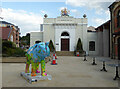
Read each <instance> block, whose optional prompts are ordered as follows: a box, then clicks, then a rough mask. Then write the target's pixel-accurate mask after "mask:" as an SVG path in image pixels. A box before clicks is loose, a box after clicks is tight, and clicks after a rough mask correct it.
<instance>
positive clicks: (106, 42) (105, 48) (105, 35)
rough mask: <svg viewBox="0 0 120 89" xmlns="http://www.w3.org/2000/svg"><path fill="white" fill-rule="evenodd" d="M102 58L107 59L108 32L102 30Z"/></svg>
mask: <svg viewBox="0 0 120 89" xmlns="http://www.w3.org/2000/svg"><path fill="white" fill-rule="evenodd" d="M103 56H104V57H109V30H107V29H104V30H103Z"/></svg>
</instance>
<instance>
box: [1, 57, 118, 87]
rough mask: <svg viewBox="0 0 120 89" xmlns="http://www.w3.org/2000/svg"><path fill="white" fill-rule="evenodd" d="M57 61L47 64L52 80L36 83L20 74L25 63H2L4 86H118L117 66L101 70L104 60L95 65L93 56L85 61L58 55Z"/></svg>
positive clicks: (81, 58)
mask: <svg viewBox="0 0 120 89" xmlns="http://www.w3.org/2000/svg"><path fill="white" fill-rule="evenodd" d="M110 62H111V63H113V62H114V60H112V61H110ZM110 62H108V63H110ZM57 63H58V65H51V63H50V62H48V63H47V64H46V70H47V73H48V74H50V75H52V80H41V81H39V82H37V83H34V84H30V83H29V82H27V81H26V80H25V79H24V78H22V77H21V76H20V73H21V72H24V70H25V63H2V87H118V80H117V81H114V80H113V78H114V76H115V68H114V67H110V66H107V65H106V69H107V70H108V72H104V71H100V69H101V68H102V62H100V61H98V60H96V63H97V65H94V66H93V65H91V63H92V58H91V57H87V61H83V57H74V56H58V60H57Z"/></svg>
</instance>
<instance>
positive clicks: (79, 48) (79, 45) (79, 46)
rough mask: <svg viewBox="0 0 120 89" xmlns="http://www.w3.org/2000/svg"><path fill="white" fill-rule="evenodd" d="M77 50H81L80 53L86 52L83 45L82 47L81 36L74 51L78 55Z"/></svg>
mask: <svg viewBox="0 0 120 89" xmlns="http://www.w3.org/2000/svg"><path fill="white" fill-rule="evenodd" d="M76 52H79V53H83V52H84V50H83V47H82V42H81V39H80V38H79V39H78V42H77V46H76V49H75V51H74V54H75V55H76Z"/></svg>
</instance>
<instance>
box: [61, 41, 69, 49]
mask: <svg viewBox="0 0 120 89" xmlns="http://www.w3.org/2000/svg"><path fill="white" fill-rule="evenodd" d="M61 51H69V39H61Z"/></svg>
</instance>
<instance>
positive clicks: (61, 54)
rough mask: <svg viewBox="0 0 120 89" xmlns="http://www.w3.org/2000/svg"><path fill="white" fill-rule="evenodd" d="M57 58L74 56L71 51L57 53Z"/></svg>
mask: <svg viewBox="0 0 120 89" xmlns="http://www.w3.org/2000/svg"><path fill="white" fill-rule="evenodd" d="M56 55H57V56H74V52H73V51H57V52H56Z"/></svg>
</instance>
